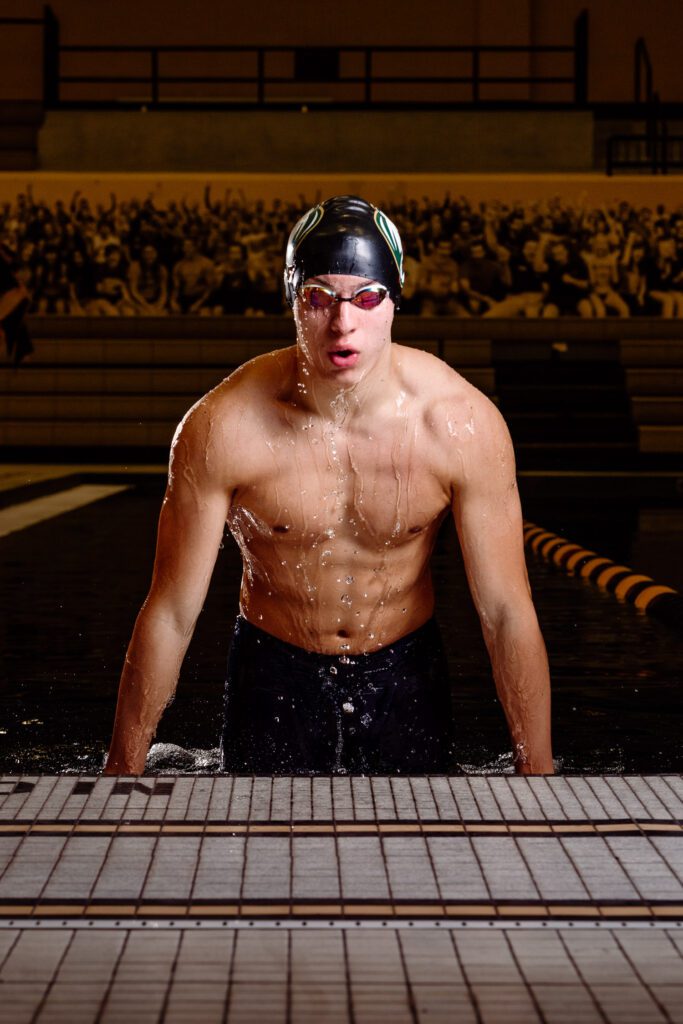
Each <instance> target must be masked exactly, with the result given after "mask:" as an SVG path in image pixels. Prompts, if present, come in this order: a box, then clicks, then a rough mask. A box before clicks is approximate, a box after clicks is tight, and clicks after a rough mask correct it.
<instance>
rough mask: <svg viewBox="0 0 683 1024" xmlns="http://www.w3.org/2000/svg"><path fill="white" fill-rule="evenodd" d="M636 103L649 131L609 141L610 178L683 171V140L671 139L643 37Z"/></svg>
mask: <svg viewBox="0 0 683 1024" xmlns="http://www.w3.org/2000/svg"><path fill="white" fill-rule="evenodd" d="M633 102H634V104H636V106H637V107H639V108H640V109H641V110H643V111H644V121H645V131H644V132H640V133H638V132H636V133H628V134H623V135H612V136H611V137H610V138H609V139H608V140H607V174H608V175H612V174H614V172H615V171H619V170H635V171H645V172H647V173H649V174H668V173H669V171H670V170H680V169H681V168H683V136H681V135H670V134H669V129H668V125H667V123H666V121H665V120H664V119H663V118H662V116H661V103H660V99H659V93H658V92H657V91H656V90H655V88H654V76H653V72H652V61H651V59H650V54H649V52H648V48H647V43H646V42H645V39H644V38H643V36H639V38H638V39H637V40H636V43H635V48H634V53H633Z"/></svg>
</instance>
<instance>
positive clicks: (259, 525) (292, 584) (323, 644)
mask: <svg viewBox="0 0 683 1024" xmlns="http://www.w3.org/2000/svg"><path fill="white" fill-rule="evenodd" d="M440 519H441V517H439V519H438V521H434V522H432V523H430V524H429V525H428V527H427V528H425V529H423V530H421V531H420V532H419V533H418V534H409V535H408V536H406V537H399V538H392V539H391V540H390V541H389V543H387V544H385V545H383V546H382V548H381V549H380V550H378V548H377V547H376V546H375V545H374V544H373V545H372V546H367V545H365V544H362V543H360V541H359V538H357V537H352V538H344V537H343V536H342V537H339V536H338V535H336V536H335V537H333V538H330V537H328V536H327V535H326V534H325V533H324V532H323V534H322V536H321V537H319V538H314V540H313V542H311V541H310V539H307V543H306V544H305V545H304V544H302V543H301V538H299V539H298V540H299V542H298V543H297V538H296V537H292V536H291V535H290V536H288V534H289V531H287V532H285V533H280V534H278V533H277V532H275V531H274V530H272V528H269V527H267V526H266V524H265V523H264V522H263V521H262V520H260V521H259V520H257V519H256V517H255V516H253V514H250V513H248V512H246V510H245V509H243V508H239V507H238V508H236V509H235V508H234V509H233V510H232V512H231V515H230V517H229V519H228V524H229V526H230V528H231V530H232V532H233V536H234V537H235V539H236V540H237V543H238V544H239V546H240V549H241V551H242V557H243V565H244V570H243V574H242V587H241V593H240V611H241V613H242V615H243V616H244V618H246V619H247V620H248V621H249V622H251V623H253V625H255V626H258V627H259V628H260V629H263V630H265V631H266V632H267V633H271V634H272V635H273V636H276V637H279V638H280V639H281V640H286V641H287V642H288V643H291V644H295V645H296V646H297V647H302V648H304V649H306V650H311V651H319V652H321V653H325V654H339V655H344V654H360V653H368V652H370V651H376V650H379V649H380V648H382V647H386V646H387V645H388V644H390V643H392V642H393V641H395V640H397V639H399V638H400V637H402V636H405V635H406V634H407V633H410V632H412V631H413V630H415V629H418V628H419V627H420V626H421V625H423V624H424V623H425V622H426V621H427V619H429V618H430V616H431V615H432V613H433V610H434V592H433V588H432V581H431V574H430V571H429V557H430V555H431V552H432V548H433V545H434V539H435V536H436V532H437V530H438V526H439V521H440ZM268 534H270V536H268Z"/></svg>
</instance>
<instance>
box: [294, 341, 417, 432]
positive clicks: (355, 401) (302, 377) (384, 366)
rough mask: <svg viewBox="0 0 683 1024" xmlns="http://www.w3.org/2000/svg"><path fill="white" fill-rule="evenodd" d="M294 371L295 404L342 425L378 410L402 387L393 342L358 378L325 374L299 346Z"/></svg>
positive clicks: (391, 399) (392, 398)
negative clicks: (346, 379)
mask: <svg viewBox="0 0 683 1024" xmlns="http://www.w3.org/2000/svg"><path fill="white" fill-rule="evenodd" d="M295 372H296V381H295V389H296V394H295V398H294V400H295V402H296V405H297V406H298V407H299V408H301V409H302V410H304V411H306V412H310V413H312V414H313V415H315V416H320V417H321V418H323V419H329V420H333V421H334V422H335V423H337V424H339V425H341V424H342V423H344V422H348V421H349V420H352V419H354V418H356V417H357V416H361V415H371V414H373V413H376V412H378V411H379V410H380V409H381V408H382V407H383V406H384V405H386V403H387V401H393V400H394V397H395V394H396V393H398V390H399V382H398V378H397V375H396V371H395V368H394V359H393V350H392V346H391V344H389V345H387V347H386V349H385V350H384V351H383V352H382V353H381V355H380V357H379V358H378V360H377V361H376V362H375V363H374V364H373V366H372V367H370V368H369V370H368V372H367V373H366V374H365V375H364V376H361V377H359V378H358V379H357V380H351V381H344V382H342V381H341V380H340V379H339V377H336V378H332V379H330V378H329V377H323V376H322V375H321V374H320V373H319V372H317V371H316V368H315V367H314V366H313V365H312V364H311V363H310V362H309V360H308V359H307V358H306V356H305V354H304V353H303V352H302V350H301V348H300V347H298V348H297V354H296V371H295ZM340 376H341V375H340Z"/></svg>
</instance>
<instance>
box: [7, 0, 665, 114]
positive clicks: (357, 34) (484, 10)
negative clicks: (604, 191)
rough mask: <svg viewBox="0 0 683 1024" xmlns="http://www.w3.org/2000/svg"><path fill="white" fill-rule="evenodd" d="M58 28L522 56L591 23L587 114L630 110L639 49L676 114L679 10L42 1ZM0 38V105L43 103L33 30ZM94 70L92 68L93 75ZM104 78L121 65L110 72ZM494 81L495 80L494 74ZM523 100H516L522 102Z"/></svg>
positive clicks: (520, 61) (14, 1)
mask: <svg viewBox="0 0 683 1024" xmlns="http://www.w3.org/2000/svg"><path fill="white" fill-rule="evenodd" d="M51 5H52V7H53V9H54V11H55V13H56V15H57V17H58V19H59V22H60V25H61V33H62V42H63V43H65V44H69V45H74V44H88V45H96V44H105V45H106V44H127V45H131V44H138V45H150V44H158V45H164V44H165V45H192V44H195V45H201V44H206V43H215V44H219V45H234V46H245V45H247V46H249V45H250V46H253V45H254V44H261V45H296V46H316V45H318V46H330V45H335V46H343V45H371V46H373V45H374V46H377V45H403V46H405V45H416V46H428V45H442V46H454V45H470V44H480V45H486V44H490V45H494V44H500V43H508V44H513V45H520V46H529V45H543V44H546V45H547V44H558V43H566V42H569V41H571V38H572V32H573V25H574V20H575V18H576V16H577V15H578V14H579V13H580V11H581V10H583V9H584V8H587V9H588V11H589V16H590V34H589V35H590V67H589V82H588V94H589V100H590V101H591V102H614V101H619V102H624V101H626V102H628V101H630V100H632V98H633V47H634V43H635V41H636V39H637V38H638V37H639V36H644V37H645V38H646V40H647V44H648V49H649V51H650V54H651V57H652V61H653V65H654V68H655V88H657V89H658V90H659V93H660V95H661V97H662V99H663V100H665V101H668V102H683V76H681V73H680V52H679V51H680V44H679V40H680V39H681V36H682V35H683V5H682V4H680V3H674V2H672V0H648V2H647V3H636V2H633V0H632V2H624V0H564V2H563V3H558V2H557V0H515V3H510V2H509V0H457V2H454V0H430V3H429V5H428V6H426V7H425V6H424V5H422V6H420V5H419V4H415V3H414V2H412V0H393V3H392V4H391V5H390V6H389V5H387V4H386V3H384V2H383V0H346V3H345V4H344V6H343V9H342V10H340V11H338V10H337V9H332V8H330V9H329V10H328V9H326V8H325V7H321V5H320V3H319V2H318V0H298V2H297V3H296V4H283V3H280V2H277V3H276V2H274V0H262V2H261V3H252V4H230V3H225V2H224V0H204V2H203V3H202V4H201V5H197V4H189V3H187V0H163V2H162V0H146V2H144V3H140V2H139V0H117V3H115V4H105V3H93V2H92V0H52V4H51ZM0 7H1V8H2V13H3V14H5V15H7V16H12V15H14V16H22V17H26V16H36V17H40V16H41V15H42V10H43V0H3V3H2V4H1V5H0ZM4 36H5V42H4V44H3V39H2V37H0V66H2V67H3V70H4V78H5V79H6V84H7V87H8V88H10V87H11V95H10V94H9V93H8V94H7V95H6V96H5V98H6V99H37V98H39V97H40V94H41V88H42V84H41V62H40V56H39V52H40V51H39V39H37V38H34V37H35V36H36V32H34V31H33V30H32V29H31V28H28V27H26V28H17V29H16V30H13V31H12V32H5V33H4ZM100 67H101V65H100ZM109 67H110V69H111V71H112V73H115V74H122V73H123V69H122V66H121V65H120V64H116V67H115V69H114V61H113V60H111V59H110V60H109ZM560 67H561V68H562V71H561V73H564V72H565V71H566V68H565V67H564V66H563V65H561V64H560V63H559V62H558V58H557V56H555V55H552V54H547V55H540V56H537V57H533V58H529V57H528V56H527V55H523V56H522V55H512V57H511V56H510V55H507V56H505V55H497V56H496V58H495V63H494V64H493V65H492V68H495V71H498V72H500V71H503V70H504V71H505V72H506V73H510V72H513V73H516V74H518V75H520V76H522V75H524V74H528V73H529V72H531V73H533V74H548V75H552V74H557V73H558V70H559V68H560ZM492 73H495V72H492ZM525 90H526V91H525ZM519 98H520V99H525V98H526V99H530V100H543V101H547V100H557V99H561V98H562V97H561V95H560V94H558V88H557V87H556V86H553V85H552V84H548V85H536V86H533V87H531V89H528V87H526V86H523V87H521V88H520V94H519Z"/></svg>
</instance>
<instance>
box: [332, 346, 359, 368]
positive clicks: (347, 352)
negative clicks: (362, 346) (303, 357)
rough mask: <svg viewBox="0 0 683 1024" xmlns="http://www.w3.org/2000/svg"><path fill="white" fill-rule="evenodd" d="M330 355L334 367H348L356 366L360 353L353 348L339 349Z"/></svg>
mask: <svg viewBox="0 0 683 1024" xmlns="http://www.w3.org/2000/svg"><path fill="white" fill-rule="evenodd" d="M328 355H329V357H330V359H331V361H332V363H333V365H334V366H341V367H348V366H355V364H356V363H357V362H358V356H359V355H360V353H359V352H356V351H355V350H354V349H352V348H337V349H335V350H334V352H328Z"/></svg>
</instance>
